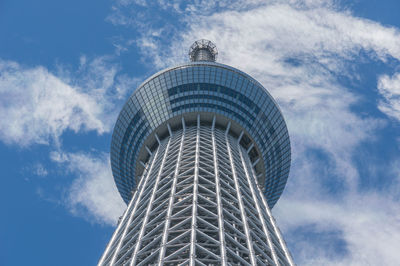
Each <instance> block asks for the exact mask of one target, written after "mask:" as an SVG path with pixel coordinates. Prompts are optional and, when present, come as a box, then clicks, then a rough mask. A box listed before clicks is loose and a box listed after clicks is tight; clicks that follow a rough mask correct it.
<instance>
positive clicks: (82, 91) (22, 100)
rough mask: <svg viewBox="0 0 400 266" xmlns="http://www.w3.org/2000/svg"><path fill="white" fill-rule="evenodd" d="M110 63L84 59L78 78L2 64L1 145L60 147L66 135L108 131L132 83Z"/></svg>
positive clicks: (0, 63) (15, 64)
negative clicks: (116, 103)
mask: <svg viewBox="0 0 400 266" xmlns="http://www.w3.org/2000/svg"><path fill="white" fill-rule="evenodd" d="M116 73H117V66H116V65H114V64H112V63H110V62H108V61H107V58H105V57H102V58H95V59H93V60H90V61H89V60H87V59H86V58H85V57H82V58H81V64H80V68H79V70H77V71H76V72H74V73H71V72H68V71H66V70H65V69H63V68H62V67H59V69H58V71H57V72H56V73H54V72H51V71H49V70H48V69H46V68H45V67H42V66H34V67H27V66H22V65H20V64H18V63H16V62H12V61H3V60H0V140H1V141H3V142H5V143H8V144H17V145H19V146H22V147H25V146H29V145H31V144H35V143H38V144H49V143H51V142H52V143H53V144H56V145H59V141H60V136H61V135H62V134H63V132H65V131H66V130H72V131H74V132H85V131H90V130H93V131H96V132H97V133H98V134H103V133H104V132H109V131H110V129H111V126H112V125H113V123H114V120H115V118H116V115H117V113H118V110H116V108H115V105H114V102H115V101H116V100H118V99H121V98H123V97H122V95H124V94H125V92H126V90H127V89H128V86H127V85H129V82H130V80H129V79H127V78H126V77H124V76H121V77H117V76H116Z"/></svg>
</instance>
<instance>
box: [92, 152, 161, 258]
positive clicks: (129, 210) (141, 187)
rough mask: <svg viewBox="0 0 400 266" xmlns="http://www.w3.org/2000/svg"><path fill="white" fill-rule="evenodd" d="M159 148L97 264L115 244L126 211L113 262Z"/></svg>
mask: <svg viewBox="0 0 400 266" xmlns="http://www.w3.org/2000/svg"><path fill="white" fill-rule="evenodd" d="M159 150H160V146H158V148H157V151H156V153H155V155H154V157H153V160H152V162H151V164H150V168H149V169H148V171H147V173H146V177H145V178H143V177H142V178H141V179H140V181H139V184H138V189H137V190H136V193H135V195H134V196H133V198H132V199H131V201H130V202H129V205H128V207H127V209H126V210H125V213H124V215H123V217H122V220H121V221H120V223H119V224H118V226H117V229H116V230H115V232H114V234H113V236H112V238H111V240H110V242H109V244H108V245H107V248H106V250H105V251H104V253H103V256H102V257H101V259H100V261H99V263H98V265H102V264H103V263H104V260H105V259H106V255H107V254H108V252H109V251H110V248H111V247H112V246H114V245H113V244H115V243H114V241H115V238H116V236H117V235H118V233H119V231H120V230H121V227H122V225H123V224H124V221H125V219H126V217H127V215H128V213H130V216H129V220H128V221H127V222H126V225H125V228H124V231H123V233H122V235H121V236H120V238H119V241H118V246H117V248H116V249H115V250H114V255H113V257H112V259H111V262H110V265H112V264H114V260H115V257H116V256H117V254H118V250H119V248H120V246H121V243H122V241H123V238H124V236H125V234H126V231H127V228H128V227H129V225H130V221H131V219H132V217H133V215H134V213H135V211H136V208H137V203H138V202H139V201H140V198H141V196H142V193H143V190H144V188H145V187H146V184H147V181H148V178H149V176H150V174H151V172H152V170H153V165H154V162H155V161H156V158H157V155H158V151H159ZM134 202H135V204H134V207H133V210H131V208H132V205H133V203H134Z"/></svg>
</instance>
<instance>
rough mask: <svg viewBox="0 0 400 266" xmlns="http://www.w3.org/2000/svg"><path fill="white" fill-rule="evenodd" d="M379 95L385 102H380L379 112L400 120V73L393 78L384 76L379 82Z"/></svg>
mask: <svg viewBox="0 0 400 266" xmlns="http://www.w3.org/2000/svg"><path fill="white" fill-rule="evenodd" d="M378 90H379V93H380V94H381V95H382V96H383V100H381V101H379V105H378V107H379V110H381V111H382V112H383V113H385V114H387V115H388V116H390V117H393V118H395V119H397V120H400V73H396V74H394V75H393V76H391V77H390V76H388V75H382V76H381V77H380V78H379V81H378Z"/></svg>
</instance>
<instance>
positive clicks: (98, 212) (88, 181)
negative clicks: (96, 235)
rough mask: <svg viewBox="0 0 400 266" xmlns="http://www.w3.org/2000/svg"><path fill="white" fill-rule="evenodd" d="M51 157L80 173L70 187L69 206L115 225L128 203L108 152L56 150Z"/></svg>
mask: <svg viewBox="0 0 400 266" xmlns="http://www.w3.org/2000/svg"><path fill="white" fill-rule="evenodd" d="M51 159H52V160H53V161H55V162H57V163H59V164H61V165H66V166H67V168H68V169H69V170H70V171H71V172H72V173H73V174H75V175H76V176H77V178H76V179H74V181H73V182H72V185H71V186H70V187H69V188H68V189H67V196H66V198H65V203H66V205H67V207H68V208H69V210H70V211H71V212H72V213H73V214H75V215H78V216H81V217H84V218H85V219H87V220H89V221H91V222H93V221H95V222H97V223H105V224H109V225H115V224H116V222H117V220H118V217H119V216H121V215H122V213H123V211H124V210H125V209H126V205H125V203H124V202H123V201H122V198H121V197H120V196H119V194H118V191H117V188H116V186H115V183H114V179H113V178H112V174H111V166H110V162H109V155H108V154H100V155H96V156H94V155H91V154H85V153H62V152H53V153H52V154H51Z"/></svg>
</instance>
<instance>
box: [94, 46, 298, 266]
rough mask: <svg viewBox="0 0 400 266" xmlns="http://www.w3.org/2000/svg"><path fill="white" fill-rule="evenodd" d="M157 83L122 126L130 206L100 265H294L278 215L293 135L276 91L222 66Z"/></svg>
mask: <svg viewBox="0 0 400 266" xmlns="http://www.w3.org/2000/svg"><path fill="white" fill-rule="evenodd" d="M189 55H190V60H191V62H190V63H185V64H182V65H178V66H175V67H172V68H168V69H165V70H162V71H161V72H159V73H157V74H155V75H153V76H152V77H150V78H149V79H147V80H146V81H145V82H144V83H143V84H142V85H140V86H139V88H137V89H136V90H135V91H134V93H133V94H132V95H131V97H130V98H129V100H128V101H127V102H126V104H125V106H124V108H123V109H122V111H121V113H120V115H119V117H118V120H117V123H116V125H115V129H114V133H113V137H112V145H111V164H112V171H113V175H114V179H115V183H116V185H117V187H118V190H119V192H120V194H121V196H122V198H123V199H124V201H125V202H126V203H127V204H128V208H127V210H126V211H125V213H124V214H123V216H122V217H121V219H120V221H119V224H118V227H117V229H116V230H115V232H114V234H113V236H112V238H111V240H110V242H109V244H108V245H107V248H106V250H105V252H104V254H103V256H102V257H101V259H100V261H99V265H294V263H293V261H292V258H291V256H290V253H289V251H288V250H287V247H286V244H285V242H284V240H283V238H282V235H281V233H280V231H279V229H278V227H277V225H276V222H275V220H274V218H273V217H272V215H271V211H270V209H271V208H272V207H273V206H274V204H275V203H276V202H277V200H278V199H279V197H280V195H281V194H282V191H283V189H284V187H285V184H286V181H287V177H288V174H289V168H290V142H289V135H288V131H287V127H286V124H285V121H284V119H283V116H282V113H281V111H280V110H279V108H278V105H277V104H276V102H275V101H274V99H273V98H272V97H271V95H270V94H269V93H268V91H267V90H266V89H265V88H264V87H263V86H262V85H261V84H260V83H258V82H257V81H256V80H254V79H253V78H251V77H250V76H249V75H247V74H245V73H243V72H242V71H240V70H238V69H235V68H233V67H230V66H227V65H223V64H219V63H216V62H215V60H216V57H217V49H216V47H215V45H214V44H212V43H211V42H210V41H207V40H200V41H197V42H195V43H194V44H193V45H192V47H191V48H190V52H189Z"/></svg>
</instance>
